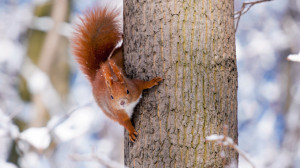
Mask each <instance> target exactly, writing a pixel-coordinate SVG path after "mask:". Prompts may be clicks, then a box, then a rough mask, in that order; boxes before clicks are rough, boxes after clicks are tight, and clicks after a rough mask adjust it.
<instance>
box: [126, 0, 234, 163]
mask: <svg viewBox="0 0 300 168" xmlns="http://www.w3.org/2000/svg"><path fill="white" fill-rule="evenodd" d="M233 3H234V1H233V0H232V1H215V0H202V1H198V0H188V1H185V0H177V1H170V0H166V1H162V0H160V1H159V0H152V1H131V0H128V1H125V2H124V55H125V67H126V72H127V74H128V75H129V76H130V77H134V78H139V79H144V80H149V79H150V78H152V77H155V76H160V77H163V78H164V81H163V82H162V83H161V84H160V85H159V86H158V87H155V88H152V89H150V90H148V91H145V92H144V94H143V99H142V100H141V102H140V104H139V105H138V106H137V107H136V109H135V113H134V115H133V117H132V120H133V124H134V126H135V128H136V130H137V132H138V133H139V135H138V138H137V141H136V142H135V143H132V142H130V141H129V140H128V133H127V132H126V133H125V135H126V137H125V164H126V165H127V166H129V167H134V168H139V167H150V168H152V167H157V168H163V167H166V168H169V167H179V168H181V167H197V168H198V167H224V166H225V165H228V164H230V163H234V164H237V160H238V154H237V153H236V152H234V151H233V150H232V149H228V148H227V147H221V146H219V145H218V144H214V143H211V142H205V137H206V136H208V135H210V134H222V132H223V127H224V125H228V127H229V131H228V136H230V137H232V138H233V139H234V141H235V142H236V143H237V141H238V139H237V137H238V132H237V131H238V130H237V67H236V58H235V33H234V32H235V31H234V18H233V12H234V6H233ZM222 151H224V156H223V157H221V155H220V153H221V152H222Z"/></svg>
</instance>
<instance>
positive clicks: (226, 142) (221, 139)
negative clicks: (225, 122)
mask: <svg viewBox="0 0 300 168" xmlns="http://www.w3.org/2000/svg"><path fill="white" fill-rule="evenodd" d="M227 129H228V126H224V135H216V134H213V135H210V136H207V137H206V141H210V142H217V143H218V144H220V145H222V146H229V147H231V148H232V149H234V150H235V151H237V152H238V153H239V154H240V155H241V156H242V157H243V158H244V159H245V160H246V161H247V162H248V163H249V164H250V165H251V166H252V168H255V165H254V164H253V162H251V161H250V159H249V158H248V157H247V155H246V153H245V152H243V151H242V150H241V149H239V147H238V146H237V145H236V144H235V143H234V141H233V140H232V139H231V138H230V137H228V130H227Z"/></svg>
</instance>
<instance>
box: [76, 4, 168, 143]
mask: <svg viewBox="0 0 300 168" xmlns="http://www.w3.org/2000/svg"><path fill="white" fill-rule="evenodd" d="M118 15H119V11H118V10H117V9H109V8H107V7H104V8H95V9H91V10H88V11H87V12H86V13H85V15H84V17H82V18H81V21H82V24H79V25H77V29H76V30H77V31H76V33H75V36H74V38H73V39H72V41H73V49H74V54H75V57H76V59H77V62H78V63H79V65H80V67H81V70H82V71H83V73H85V74H86V75H87V77H88V79H89V80H90V82H91V85H92V89H93V95H94V97H95V100H96V102H97V104H98V106H99V107H100V108H101V109H102V111H103V112H104V113H105V114H106V115H107V116H108V117H109V118H110V119H112V120H114V121H117V122H118V123H119V124H121V125H122V126H124V128H125V129H126V130H127V131H128V133H129V138H130V140H131V141H135V139H136V135H137V132H136V131H135V129H134V127H133V125H132V123H131V121H130V117H131V115H132V112H133V108H134V106H135V105H136V104H137V103H138V101H139V99H140V97H141V94H142V91H143V90H144V89H149V88H151V87H153V86H155V85H158V83H159V81H161V80H162V78H159V77H157V78H154V79H152V80H151V81H143V80H138V79H128V78H127V77H126V74H125V72H124V69H123V68H124V66H123V54H122V49H123V46H121V47H117V48H116V45H117V43H118V42H119V41H120V40H121V39H122V33H121V31H120V30H119V29H120V28H119V24H118V22H117V20H116V17H117V16H118ZM110 55H111V57H109V56H110Z"/></svg>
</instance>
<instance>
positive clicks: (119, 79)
mask: <svg viewBox="0 0 300 168" xmlns="http://www.w3.org/2000/svg"><path fill="white" fill-rule="evenodd" d="M102 73H103V75H104V78H105V83H106V87H107V91H108V96H109V97H108V99H109V100H108V101H109V103H110V104H111V105H112V106H113V107H115V108H116V109H124V108H126V107H127V106H128V105H129V104H130V103H131V102H132V95H131V93H130V90H129V89H130V88H128V86H127V84H126V79H125V77H124V76H123V74H122V72H121V71H120V70H119V68H118V67H116V65H115V64H112V63H111V64H109V63H108V64H103V65H102Z"/></svg>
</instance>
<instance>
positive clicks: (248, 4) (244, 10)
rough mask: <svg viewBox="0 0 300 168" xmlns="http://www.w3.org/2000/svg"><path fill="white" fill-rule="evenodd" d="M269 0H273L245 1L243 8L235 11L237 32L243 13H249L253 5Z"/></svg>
mask: <svg viewBox="0 0 300 168" xmlns="http://www.w3.org/2000/svg"><path fill="white" fill-rule="evenodd" d="M267 1H272V0H258V1H252V2H243V4H242V7H241V9H240V10H238V11H236V12H234V18H235V19H236V20H237V21H236V26H235V32H236V31H237V28H238V26H239V22H240V19H241V16H242V15H243V14H245V13H247V12H248V11H249V10H250V8H251V7H253V6H254V5H255V4H258V3H262V2H267Z"/></svg>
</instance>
